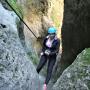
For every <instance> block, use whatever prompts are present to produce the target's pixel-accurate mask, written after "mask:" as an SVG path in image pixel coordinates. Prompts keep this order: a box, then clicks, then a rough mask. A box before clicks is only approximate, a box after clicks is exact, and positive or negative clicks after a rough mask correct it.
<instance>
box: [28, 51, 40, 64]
mask: <svg viewBox="0 0 90 90" xmlns="http://www.w3.org/2000/svg"><path fill="white" fill-rule="evenodd" d="M27 55H28V57H29V58H30V59H31V60H32V62H33V64H34V65H37V64H38V62H39V57H38V55H37V54H36V53H34V52H28V53H27Z"/></svg>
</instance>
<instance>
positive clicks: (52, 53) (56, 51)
mask: <svg viewBox="0 0 90 90" xmlns="http://www.w3.org/2000/svg"><path fill="white" fill-rule="evenodd" d="M59 47H60V40H59V39H58V42H57V45H56V50H54V51H53V52H51V53H50V55H54V54H57V53H58V52H59Z"/></svg>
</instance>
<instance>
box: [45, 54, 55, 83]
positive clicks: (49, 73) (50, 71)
mask: <svg viewBox="0 0 90 90" xmlns="http://www.w3.org/2000/svg"><path fill="white" fill-rule="evenodd" d="M55 62H56V56H55V57H50V58H49V61H48V68H47V76H46V80H45V84H46V85H47V84H48V82H49V80H50V78H51V75H52V70H53V66H54V64H55Z"/></svg>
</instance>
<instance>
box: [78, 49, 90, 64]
mask: <svg viewBox="0 0 90 90" xmlns="http://www.w3.org/2000/svg"><path fill="white" fill-rule="evenodd" d="M79 57H81V58H80V60H82V62H83V63H84V65H90V48H89V49H85V50H84V52H83V53H81V55H80V56H79Z"/></svg>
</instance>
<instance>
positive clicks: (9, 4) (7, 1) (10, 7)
mask: <svg viewBox="0 0 90 90" xmlns="http://www.w3.org/2000/svg"><path fill="white" fill-rule="evenodd" d="M5 2H6V3H7V4H8V5H9V6H10V8H11V9H12V10H13V11H14V12H15V13H16V15H17V16H18V17H19V19H20V20H21V21H22V22H23V23H24V24H25V25H26V27H27V28H28V29H29V31H31V33H32V34H33V35H34V36H35V37H36V39H38V37H37V36H36V35H35V34H34V33H33V31H32V30H31V29H30V28H29V26H28V25H27V24H26V23H25V21H24V20H23V19H22V18H21V17H20V16H19V15H18V13H17V12H16V11H15V9H14V8H13V7H12V6H11V5H10V3H9V2H8V1H7V0H5Z"/></svg>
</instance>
